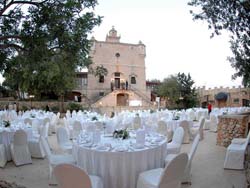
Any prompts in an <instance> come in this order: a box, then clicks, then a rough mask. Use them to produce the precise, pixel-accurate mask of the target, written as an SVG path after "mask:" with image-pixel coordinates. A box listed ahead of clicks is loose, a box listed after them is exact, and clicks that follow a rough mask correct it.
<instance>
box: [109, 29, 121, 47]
mask: <svg viewBox="0 0 250 188" xmlns="http://www.w3.org/2000/svg"><path fill="white" fill-rule="evenodd" d="M120 38H121V37H120V36H117V31H116V30H115V28H114V26H112V29H111V30H110V31H109V33H108V34H107V36H106V42H114V43H115V42H117V43H119V42H120Z"/></svg>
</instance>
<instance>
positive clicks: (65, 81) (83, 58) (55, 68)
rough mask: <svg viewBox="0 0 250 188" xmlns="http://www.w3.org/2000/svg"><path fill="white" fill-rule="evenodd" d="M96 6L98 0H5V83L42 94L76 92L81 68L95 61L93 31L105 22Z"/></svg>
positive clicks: (0, 32)
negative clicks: (76, 81) (73, 89)
mask: <svg viewBox="0 0 250 188" xmlns="http://www.w3.org/2000/svg"><path fill="white" fill-rule="evenodd" d="M96 4H97V1H96V0H76V1H72V0H43V1H42V0H41V1H39V0H33V1H32V0H29V1H25V0H23V1H22V0H21V1H18V0H10V1H6V0H4V1H3V2H1V3H0V50H1V51H0V61H1V65H0V70H1V71H2V72H3V73H4V74H3V75H4V77H5V78H6V81H5V84H7V85H9V86H10V87H12V88H13V89H21V90H22V91H25V92H29V93H32V94H35V95H37V96H39V95H40V93H41V92H43V93H47V92H55V93H56V94H58V95H63V94H64V93H65V91H67V90H71V89H72V88H73V87H74V83H75V80H74V79H75V71H76V69H77V68H78V67H84V66H86V67H87V66H89V64H90V63H91V60H90V58H89V57H88V52H89V49H90V45H91V42H90V40H89V39H88V34H89V33H91V31H92V30H93V28H94V27H95V26H96V25H99V24H100V23H101V18H100V17H99V16H95V14H94V13H93V11H92V10H93V8H94V7H95V5H96ZM24 5H25V6H24ZM17 75H18V79H14V78H15V77H16V76H17Z"/></svg>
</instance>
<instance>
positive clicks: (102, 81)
mask: <svg viewBox="0 0 250 188" xmlns="http://www.w3.org/2000/svg"><path fill="white" fill-rule="evenodd" d="M99 83H104V76H103V75H100V76H99Z"/></svg>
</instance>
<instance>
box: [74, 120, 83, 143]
mask: <svg viewBox="0 0 250 188" xmlns="http://www.w3.org/2000/svg"><path fill="white" fill-rule="evenodd" d="M81 131H82V125H81V122H80V121H77V120H76V121H74V123H73V139H76V138H77V137H78V136H79V134H80V133H81Z"/></svg>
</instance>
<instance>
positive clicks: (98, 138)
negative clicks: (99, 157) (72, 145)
mask: <svg viewBox="0 0 250 188" xmlns="http://www.w3.org/2000/svg"><path fill="white" fill-rule="evenodd" d="M99 142H101V132H100V131H95V132H93V143H94V144H98V143H99Z"/></svg>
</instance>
